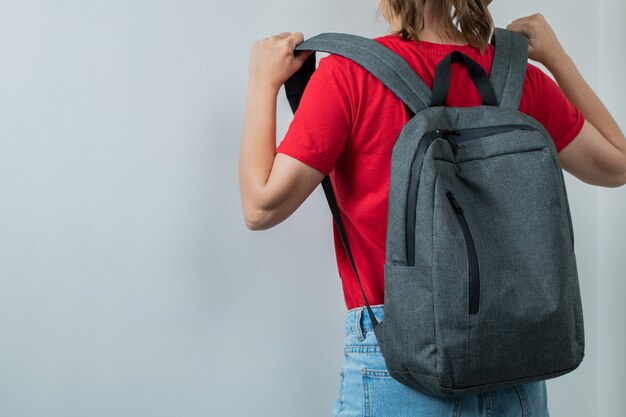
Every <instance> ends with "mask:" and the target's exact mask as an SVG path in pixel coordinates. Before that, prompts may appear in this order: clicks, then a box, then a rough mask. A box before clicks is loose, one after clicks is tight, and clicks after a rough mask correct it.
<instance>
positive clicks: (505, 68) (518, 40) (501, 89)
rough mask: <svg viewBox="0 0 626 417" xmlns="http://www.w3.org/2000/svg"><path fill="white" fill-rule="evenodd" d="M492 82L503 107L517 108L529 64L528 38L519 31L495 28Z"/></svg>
mask: <svg viewBox="0 0 626 417" xmlns="http://www.w3.org/2000/svg"><path fill="white" fill-rule="evenodd" d="M492 42H493V43H494V47H495V49H494V57H493V63H492V65H491V74H490V76H489V78H490V79H491V84H492V85H493V89H494V90H495V93H496V97H497V99H498V103H499V105H500V106H501V107H508V108H512V109H515V110H517V109H518V108H519V104H520V100H521V98H522V89H523V86H524V79H525V78H526V68H527V64H528V38H527V37H526V35H524V34H521V33H519V32H513V31H510V30H507V29H502V28H495V32H494V36H493V39H492Z"/></svg>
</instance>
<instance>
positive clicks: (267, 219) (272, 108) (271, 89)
mask: <svg viewBox="0 0 626 417" xmlns="http://www.w3.org/2000/svg"><path fill="white" fill-rule="evenodd" d="M303 40H304V38H303V35H302V33H300V32H296V33H293V34H292V33H289V32H283V33H280V34H278V35H276V36H273V37H271V38H266V39H263V40H259V41H257V42H255V43H254V44H253V45H252V48H251V51H250V66H249V84H248V97H247V100H246V112H245V116H244V125H243V133H242V138H241V149H240V155H239V188H240V192H241V205H242V209H243V216H244V221H245V224H246V227H248V229H250V230H264V229H269V228H270V227H273V226H275V225H277V224H278V223H280V222H282V221H283V220H285V219H286V218H287V217H289V216H290V215H291V214H292V213H293V212H294V211H295V210H296V209H297V208H298V207H299V206H300V205H301V204H302V203H303V202H304V200H306V198H307V197H308V196H309V195H310V194H311V193H312V192H313V190H314V189H315V188H316V187H317V186H318V185H319V183H320V182H321V181H322V179H323V178H324V176H325V175H324V173H322V172H320V171H318V170H317V169H315V168H312V167H310V166H308V165H306V164H304V163H303V162H300V161H299V160H297V159H295V158H292V157H290V156H287V155H285V154H281V153H278V154H276V153H275V152H276V99H277V96H278V92H279V90H280V88H281V86H282V85H283V84H284V83H285V81H287V80H288V79H289V77H291V76H292V75H293V74H294V73H295V72H296V71H297V70H298V69H299V68H300V67H301V66H302V64H303V63H304V60H305V59H306V58H307V57H308V56H309V55H310V54H311V53H312V52H311V51H302V52H299V53H298V54H297V55H294V49H295V47H296V45H298V44H299V43H301V42H302V41H303Z"/></svg>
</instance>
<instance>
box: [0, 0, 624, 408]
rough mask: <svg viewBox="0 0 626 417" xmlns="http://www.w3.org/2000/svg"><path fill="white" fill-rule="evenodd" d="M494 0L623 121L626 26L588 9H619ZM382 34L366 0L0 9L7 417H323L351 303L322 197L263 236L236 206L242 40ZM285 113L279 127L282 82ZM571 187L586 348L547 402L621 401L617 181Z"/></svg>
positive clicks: (2, 333) (0, 385)
mask: <svg viewBox="0 0 626 417" xmlns="http://www.w3.org/2000/svg"><path fill="white" fill-rule="evenodd" d="M518 3H519V2H518ZM618 7H621V9H620V10H622V13H621V14H618V13H613V10H614V8H618ZM563 8H567V9H568V13H567V14H564V13H562V9H563ZM492 10H493V12H494V16H495V18H496V22H497V24H499V25H501V26H504V25H506V24H507V23H508V22H509V21H510V20H512V19H513V18H516V17H518V16H520V15H525V14H530V13H532V12H534V11H537V10H540V11H542V12H544V14H545V15H546V16H547V17H548V18H549V20H550V21H551V22H552V24H553V26H554V28H555V30H556V31H557V33H558V34H559V35H560V37H561V39H562V41H563V43H564V44H565V45H566V47H567V49H568V51H569V52H570V54H571V55H572V56H574V58H575V60H576V62H577V63H578V65H579V68H580V69H581V71H582V72H583V74H584V75H585V77H586V78H587V80H588V81H589V83H590V84H591V85H592V86H593V87H594V88H598V87H599V86H602V89H601V90H600V92H601V95H602V97H603V98H605V96H606V98H607V104H608V105H609V108H610V109H611V110H615V112H616V116H617V115H621V119H620V121H621V123H622V125H624V123H626V120H624V107H623V104H621V101H620V97H623V96H624V94H620V92H621V93H624V91H623V82H622V84H621V85H619V84H613V82H612V80H619V81H621V80H620V78H619V73H618V72H617V71H619V66H618V65H616V66H615V68H608V65H607V64H608V63H609V62H615V63H617V64H621V66H622V67H623V64H624V58H623V57H618V58H614V57H611V56H610V54H609V53H608V51H611V50H619V48H618V46H619V45H621V43H623V40H624V39H625V38H626V37H625V34H624V31H623V29H622V31H621V32H620V33H617V32H612V31H609V29H608V27H607V26H604V25H601V24H600V23H599V21H598V20H597V17H598V16H599V15H600V16H606V18H607V19H612V20H611V21H615V22H616V24H617V17H615V16H623V15H624V13H623V5H621V4H619V2H617V0H604V2H603V3H601V7H600V9H598V6H597V5H595V4H586V5H582V6H577V7H576V8H571V7H570V4H569V3H568V2H565V1H564V0H559V1H555V0H550V1H542V2H540V1H536V0H533V1H528V2H524V3H523V4H521V5H520V4H517V3H510V2H498V1H496V2H494V4H493V6H492ZM581 27H584V28H585V31H584V34H583V33H581V30H580V28H581ZM384 30H385V25H384V23H383V22H382V21H381V20H378V21H377V20H376V14H375V1H373V0H372V1H371V3H368V4H364V3H363V2H362V1H357V0H349V1H342V2H335V1H330V0H318V1H316V2H290V3H284V2H280V1H278V0H268V1H264V2H252V1H249V2H246V3H245V4H242V3H241V2H234V3H233V2H202V1H197V0H183V1H177V2H175V1H172V0H167V1H151V2H148V1H135V2H124V1H120V0H112V1H108V2H93V1H90V2H85V1H71V0H59V1H56V2H46V1H42V0H40V1H21V2H9V1H0V39H2V40H3V41H2V42H0V416H1V417H32V416H38V417H52V416H59V417H60V416H63V417H74V416H77V417H78V416H87V415H88V416H93V417H97V416H133V417H136V416H150V417H158V416H173V415H177V416H185V417H190V416H201V415H202V416H206V415H209V416H219V417H230V416H233V417H235V416H244V415H258V416H272V417H278V416H294V415H297V416H299V417H308V416H311V417H312V416H321V415H330V410H331V407H332V402H333V401H334V399H335V396H336V394H337V388H338V383H339V364H340V360H341V357H342V354H343V352H342V343H343V314H344V311H345V307H344V304H343V297H342V294H341V286H340V282H339V278H338V276H337V272H336V265H335V259H334V252H333V249H332V247H331V244H332V239H331V223H330V213H329V211H328V208H327V206H326V202H325V199H324V196H323V192H322V191H321V188H318V189H317V190H316V191H315V192H314V193H313V195H312V196H311V197H310V198H309V199H308V200H307V201H306V202H305V203H304V204H303V206H302V207H301V208H300V209H299V210H298V211H297V212H296V213H295V214H294V215H293V216H292V217H291V218H289V219H288V220H287V221H286V222H284V223H283V224H281V225H279V226H278V227H276V228H274V229H271V230H269V231H264V232H251V231H249V230H247V229H246V228H245V226H244V224H243V220H242V216H241V208H240V201H239V189H238V168H237V165H238V155H239V141H240V134H241V126H242V119H243V110H244V105H245V93H246V83H247V78H246V77H247V63H248V55H249V47H250V45H251V44H252V42H253V41H254V40H256V39H259V38H263V37H266V36H270V35H273V34H275V33H278V32H281V31H301V32H303V33H304V34H305V36H306V37H309V36H313V35H314V34H316V33H320V32H326V31H338V32H348V33H355V34H360V35H363V36H371V37H373V36H378V35H381V34H383V33H384ZM610 36H614V39H616V40H615V41H614V42H613V43H614V44H615V45H613V44H611V42H609V39H608V38H609V37H610ZM598 45H603V46H602V47H601V48H598ZM603 48H604V49H603ZM620 88H621V90H620ZM278 112H279V120H278V128H277V129H278V135H279V140H280V138H282V135H283V134H284V132H285V131H286V129H287V126H288V124H289V122H290V120H291V113H290V111H289V108H288V106H287V102H286V100H285V99H284V96H283V92H282V91H281V96H280V97H279V109H278ZM620 112H621V113H620ZM567 182H568V191H569V195H570V200H571V203H570V204H571V206H572V216H573V220H574V223H575V237H576V246H577V247H576V250H577V254H578V261H579V269H580V275H581V284H582V288H583V302H584V308H585V325H586V335H587V340H588V342H587V357H586V358H585V361H584V362H583V364H582V365H581V367H580V369H579V370H577V371H576V372H574V373H572V374H570V375H567V376H565V377H562V378H559V379H557V380H554V381H550V382H549V388H548V389H549V396H550V407H551V413H552V416H553V417H559V416H567V417H578V416H580V417H582V416H585V417H586V416H590V415H617V414H616V411H615V410H618V408H611V407H617V406H619V405H622V406H623V405H624V404H623V401H624V400H623V399H622V398H619V396H618V395H614V392H615V391H618V390H621V389H623V388H624V384H623V382H621V381H620V379H619V376H620V371H621V374H624V372H623V371H624V362H623V359H620V358H621V356H620V355H619V353H620V350H621V349H620V342H621V346H623V342H624V333H623V327H624V326H621V321H620V320H619V318H618V317H617V316H619V314H620V313H623V312H624V310H623V304H622V303H620V302H619V294H620V293H621V294H624V283H623V281H622V282H621V284H620V283H619V282H618V280H619V278H621V276H620V271H623V266H624V265H622V264H620V262H622V263H623V262H624V261H623V257H620V253H619V252H620V251H621V248H622V247H623V233H620V232H623V231H624V230H626V226H625V225H624V222H623V220H622V221H621V223H620V222H619V221H618V220H617V219H618V218H619V216H620V214H621V213H623V212H624V210H623V208H624V204H625V201H624V192H623V190H609V191H603V192H600V191H599V190H597V189H595V188H593V187H590V186H587V185H584V184H581V183H580V182H579V181H577V180H576V179H574V178H572V177H570V176H568V178H567ZM609 213H612V216H611V217H609ZM598 218H600V220H598ZM622 218H623V217H622ZM620 245H621V246H620ZM620 267H622V268H620ZM619 285H621V287H619ZM597 288H599V290H598V289H597ZM599 300H600V301H601V302H600V301H599ZM620 309H621V310H620ZM616 315H617V316H616ZM622 316H623V314H622ZM620 326H621V327H620ZM618 327H620V329H621V330H620V331H621V333H620V331H616V330H615V329H616V328H618ZM599 337H600V342H599V343H598V342H597V340H598V338H599ZM620 360H621V362H620ZM611 394H613V395H612V397H613V400H612V398H611ZM611 401H613V402H611ZM619 401H622V402H621V403H619ZM600 404H602V407H604V408H602V409H600ZM623 409H624V407H620V408H619V410H623ZM598 410H604V411H606V413H605V414H598ZM609 411H612V412H609Z"/></svg>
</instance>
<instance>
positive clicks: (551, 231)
mask: <svg viewBox="0 0 626 417" xmlns="http://www.w3.org/2000/svg"><path fill="white" fill-rule="evenodd" d="M493 42H494V47H495V56H494V60H493V64H492V70H491V74H490V76H488V75H487V74H486V72H485V71H484V69H483V68H482V67H481V66H480V65H479V64H478V63H476V62H475V61H473V60H472V59H470V58H469V57H467V56H465V55H463V54H462V53H460V52H458V51H454V52H452V53H450V54H449V55H448V56H446V57H445V58H443V60H442V61H441V63H440V64H438V65H437V67H436V70H435V79H434V86H433V89H432V91H431V90H430V89H428V88H427V87H426V85H425V84H424V83H423V82H422V80H421V79H420V78H419V76H418V75H417V74H416V73H415V72H414V71H413V70H412V69H411V67H410V66H409V65H408V64H407V63H406V61H404V60H403V59H402V58H401V57H400V56H398V55H397V54H395V53H394V52H393V51H391V50H389V49H388V48H386V47H384V46H382V45H381V44H379V43H378V42H376V41H374V40H373V39H368V38H363V37H359V36H354V35H347V34H339V33H324V34H321V35H318V36H315V37H313V38H311V39H308V40H306V41H304V42H303V43H301V44H299V45H298V46H297V48H296V49H297V50H313V51H322V52H328V53H333V54H337V55H341V56H343V57H346V58H349V59H351V60H353V61H354V62H356V63H357V64H359V65H361V66H362V67H363V68H365V69H366V70H367V71H369V72H371V73H372V74H373V75H374V76H376V77H377V78H378V79H380V81H381V82H382V83H383V84H384V85H385V86H386V87H387V88H389V89H390V90H391V91H392V92H393V93H394V94H395V95H397V96H398V98H400V99H401V100H402V101H403V102H404V103H405V104H406V106H407V107H408V108H409V109H410V110H411V112H412V113H411V114H412V116H413V117H412V118H411V119H410V120H409V122H407V123H406V125H405V126H404V127H403V129H402V131H401V133H400V135H399V136H398V138H397V140H396V142H395V144H394V147H393V152H392V161H391V172H390V186H389V207H388V208H389V214H388V224H387V241H386V258H385V265H384V271H385V276H384V278H385V290H384V291H385V294H384V296H385V297H384V300H385V301H384V310H385V312H384V313H385V314H384V320H383V321H382V322H380V323H378V322H377V320H376V318H375V317H374V314H373V312H372V310H371V308H370V305H369V302H368V301H367V298H366V296H365V292H364V291H363V287H362V286H361V291H362V292H363V298H364V300H365V304H366V306H367V310H368V312H369V315H370V319H371V321H372V323H373V324H374V326H375V327H374V332H375V335H376V339H377V341H378V343H379V345H380V348H381V352H382V354H383V357H384V359H385V363H386V365H387V368H388V370H389V373H390V375H391V376H392V377H393V378H394V379H395V380H397V381H399V382H401V383H403V384H405V385H407V386H409V387H411V388H414V389H416V390H419V391H421V392H424V393H426V394H429V395H434V396H441V397H450V396H458V395H461V394H466V393H477V392H484V391H490V390H496V389H501V388H506V387H510V386H513V385H518V384H525V383H530V382H534V381H539V380H545V379H549V378H554V377H557V376H560V375H563V374H566V373H568V372H570V371H572V370H574V369H575V368H577V367H578V365H579V364H580V363H581V361H582V359H583V356H584V328H583V312H582V305H581V298H580V290H579V286H578V274H577V268H576V257H575V254H574V236H573V230H572V222H571V217H570V211H569V205H568V201H567V193H566V189H565V182H564V179H563V172H562V170H561V166H560V163H559V159H558V156H557V152H556V149H555V146H554V142H553V140H552V139H551V138H550V135H549V133H548V132H547V131H546V130H545V128H544V127H543V126H542V125H541V124H540V123H539V122H537V121H536V120H535V119H533V118H531V117H529V116H528V115H526V114H523V113H521V112H519V110H518V108H519V103H520V98H521V94H522V86H523V83H524V78H525V74H526V65H527V61H528V41H527V38H526V37H525V36H524V35H521V34H519V33H515V32H511V31H508V30H505V29H500V28H496V30H495V35H494V37H493ZM457 62H458V63H461V64H463V65H464V66H465V68H467V71H468V74H469V76H470V78H471V79H472V81H473V82H474V84H475V86H476V88H477V89H478V91H479V93H480V95H481V97H482V100H483V104H482V105H481V106H476V107H445V106H444V105H443V104H444V102H445V100H446V97H447V95H448V89H449V84H450V68H451V65H452V64H453V63H457ZM315 64H316V61H315V54H312V55H311V56H310V57H309V58H308V59H307V61H306V62H305V64H304V65H303V67H302V68H301V69H300V70H299V71H298V72H297V73H296V74H295V75H294V76H293V77H292V78H291V79H289V80H288V81H287V83H286V84H285V90H286V93H287V97H288V100H289V102H290V105H291V107H292V110H293V111H294V112H295V110H296V109H297V107H298V104H299V101H300V97H301V95H302V92H303V91H304V88H305V86H306V83H307V81H308V79H309V78H310V75H311V74H312V73H313V71H315ZM365 104H367V103H365ZM322 185H323V187H324V191H325V194H326V196H327V198H328V201H329V204H330V206H331V210H332V213H333V217H334V219H335V224H336V226H337V228H338V230H339V232H340V234H341V237H342V240H343V244H344V245H345V248H346V251H347V253H348V255H349V258H350V261H351V262H352V266H353V268H354V272H355V275H356V277H357V280H358V281H359V285H361V282H360V279H359V277H358V273H357V270H356V265H355V264H354V260H353V258H352V254H351V251H350V247H349V244H348V240H347V238H346V236H345V231H344V228H343V224H342V222H341V217H340V216H339V211H338V208H337V202H336V200H335V196H334V193H333V191H332V187H331V184H330V179H329V177H326V178H325V179H324V181H323V182H322Z"/></svg>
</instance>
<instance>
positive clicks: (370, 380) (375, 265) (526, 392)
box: [240, 0, 626, 417]
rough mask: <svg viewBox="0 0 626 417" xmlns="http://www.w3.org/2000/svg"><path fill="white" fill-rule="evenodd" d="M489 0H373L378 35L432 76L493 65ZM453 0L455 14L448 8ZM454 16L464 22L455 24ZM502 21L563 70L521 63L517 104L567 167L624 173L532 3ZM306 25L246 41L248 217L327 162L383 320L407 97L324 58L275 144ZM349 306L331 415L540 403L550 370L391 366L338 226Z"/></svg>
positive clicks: (622, 148) (599, 113) (309, 181)
mask: <svg viewBox="0 0 626 417" xmlns="http://www.w3.org/2000/svg"><path fill="white" fill-rule="evenodd" d="M488 3H489V0H438V1H436V2H433V1H432V0H378V1H377V6H378V8H379V10H380V12H381V15H382V16H383V17H384V18H385V19H386V20H387V21H388V23H389V25H390V29H391V30H390V31H391V33H390V34H388V35H386V36H381V37H379V38H375V40H376V41H377V42H379V43H381V44H383V45H384V46H386V47H388V48H390V49H392V50H393V51H394V52H396V53H398V54H399V55H401V56H402V57H403V58H405V60H406V61H407V62H408V63H409V64H410V65H411V67H412V68H413V69H414V70H415V71H416V73H417V74H418V75H419V76H420V77H421V78H422V79H423V80H424V82H425V83H426V85H427V86H429V87H432V82H433V79H432V76H433V72H434V68H435V66H436V64H437V63H438V62H439V60H441V58H443V56H445V55H447V54H448V53H449V52H450V51H452V50H460V51H461V52H463V53H464V54H466V55H468V56H470V57H471V58H472V59H474V60H475V61H477V62H478V63H479V64H480V65H482V66H483V67H484V68H485V70H486V71H487V72H489V70H490V67H491V60H492V59H493V46H492V45H490V44H489V43H488V41H489V38H490V35H491V32H492V29H493V22H492V19H491V16H490V14H489V11H488V10H487V5H488ZM453 8H454V10H455V20H456V22H458V23H459V25H458V26H459V28H457V27H456V26H455V25H454V24H453V22H452V20H451V19H450V17H449V16H450V13H451V11H452V9H453ZM459 29H460V30H459ZM507 29H509V30H514V31H518V32H522V33H524V34H526V35H527V36H528V38H529V57H530V58H531V59H532V60H535V61H537V62H540V63H541V64H543V65H544V66H545V67H546V68H548V70H549V71H550V72H551V73H552V74H553V75H554V77H555V79H556V81H557V83H558V85H557V83H555V82H554V81H552V80H551V79H550V78H549V77H548V76H546V75H545V74H544V73H543V72H541V70H539V69H538V68H537V67H535V66H533V65H532V64H528V68H527V74H526V79H525V81H524V90H523V94H522V100H521V103H520V108H519V110H520V111H521V112H524V113H526V114H528V115H530V116H531V117H533V118H535V119H537V120H538V121H539V122H541V123H542V124H543V125H544V127H545V128H546V130H547V131H548V132H549V133H550V135H551V137H552V138H553V140H554V141H555V146H556V149H557V151H558V152H559V153H558V155H559V159H560V162H561V165H562V167H563V168H564V169H565V170H567V171H568V172H570V173H571V174H573V175H574V176H576V177H577V178H579V179H580V180H582V181H584V182H586V183H589V184H593V185H600V186H605V187H617V186H621V185H623V184H625V183H626V139H625V138H624V134H623V133H622V131H621V130H620V128H619V127H618V125H617V124H616V123H615V121H614V120H613V118H612V117H611V115H610V114H609V112H608V111H607V110H606V108H605V107H604V105H603V104H602V102H601V101H600V100H599V99H598V97H597V96H596V95H595V94H594V92H593V91H592V90H591V88H590V87H589V86H588V85H587V84H586V82H585V81H584V79H583V78H582V76H581V75H580V73H579V72H578V70H577V68H576V66H575V65H574V63H573V62H572V60H571V59H570V57H569V56H568V55H567V53H566V52H565V51H564V49H563V47H562V46H561V44H560V43H559V41H558V39H557V38H556V36H555V34H554V33H553V31H552V29H551V28H550V26H549V24H548V23H547V22H546V20H545V19H544V18H543V17H542V16H541V15H540V14H535V15H532V16H529V17H524V18H521V19H517V20H515V21H513V22H512V23H511V24H509V25H508V26H507ZM417 40H419V42H416V41H417ZM302 41H303V36H302V34H301V33H293V34H292V33H287V32H285V33H280V34H278V35H276V36H274V37H271V38H269V39H264V40H260V41H258V42H256V43H255V44H254V45H253V47H252V50H251V59H250V68H249V75H250V83H249V89H248V101H247V106H246V115H245V120H244V129H243V137H242V144H241V155H240V187H241V198H242V208H243V214H244V218H245V222H246V225H247V227H248V228H250V229H252V230H263V229H267V228H270V227H273V226H275V225H276V224H278V223H280V222H282V221H283V220H285V219H286V218H287V217H288V216H289V215H291V213H293V212H294V211H295V210H296V209H297V208H298V207H299V206H300V204H302V202H303V201H304V200H305V199H306V198H307V197H308V196H309V194H310V193H311V192H312V191H313V190H314V189H315V188H316V187H317V186H318V185H319V183H320V182H321V180H322V179H323V178H324V177H325V176H326V175H330V177H331V180H332V183H333V187H334V189H335V193H336V195H337V199H338V202H339V206H340V208H341V216H342V218H343V219H344V223H345V228H346V233H347V235H348V237H349V241H350V244H351V247H352V252H353V254H354V258H355V262H356V265H357V267H358V269H359V275H360V278H361V282H362V284H363V287H364V290H365V292H366V295H367V298H368V300H369V301H370V303H371V304H372V305H374V307H373V310H374V312H375V314H376V316H377V318H378V319H379V321H382V320H383V310H384V309H383V303H384V300H383V295H384V282H383V263H384V259H385V237H386V220H387V202H388V200H387V195H388V186H389V178H388V175H387V177H385V175H383V174H384V173H387V174H388V173H389V168H390V162H391V149H392V147H393V144H394V141H395V139H396V138H397V136H398V134H399V132H400V130H401V128H402V126H403V125H404V124H405V123H406V122H407V121H408V120H409V117H410V115H409V114H408V111H407V109H406V108H405V106H404V105H403V104H402V102H401V101H400V100H399V99H398V98H396V97H395V96H394V95H393V93H391V92H390V91H389V90H387V89H386V88H385V87H384V86H383V85H382V84H381V83H380V82H379V81H378V80H377V79H375V78H374V77H373V76H372V75H371V74H369V73H367V72H366V71H365V70H364V69H362V68H361V67H359V66H358V65H356V64H354V63H353V62H352V61H350V60H348V59H345V58H342V57H340V56H336V55H330V56H328V57H326V58H323V59H321V60H320V63H319V67H318V69H317V71H316V72H315V73H314V75H313V77H312V78H311V80H310V82H309V84H308V87H307V90H306V91H305V93H304V95H303V97H302V101H301V102H300V106H299V109H298V111H297V112H296V115H295V117H294V119H293V121H292V123H291V125H290V126H289V129H288V131H287V134H286V135H285V138H284V139H283V141H282V142H281V144H280V146H279V147H278V149H277V148H276V145H275V144H276V133H275V122H276V114H275V113H276V98H277V93H278V91H279V89H280V87H281V86H282V84H283V83H284V82H285V81H286V80H287V79H288V78H289V77H290V76H291V75H292V74H293V73H294V72H295V71H296V70H297V69H299V68H300V66H301V65H302V63H303V61H304V60H305V59H306V57H307V56H308V55H309V53H301V54H298V55H296V56H294V54H293V50H294V48H295V46H296V45H297V44H298V43H300V42H302ZM450 91H451V94H450V95H449V97H448V99H447V101H446V105H448V106H475V105H479V104H480V102H481V100H480V96H479V95H478V93H477V91H476V90H475V88H474V86H473V84H472V83H471V81H470V80H469V78H468V77H467V76H466V74H465V73H464V72H463V71H458V72H454V70H453V74H452V78H451V88H450ZM334 237H335V249H336V255H337V264H338V267H339V274H340V276H341V278H342V285H343V290H344V298H345V302H346V306H347V308H348V312H347V315H346V321H345V328H346V340H345V345H346V346H345V352H346V355H345V358H344V362H343V365H342V373H341V374H342V384H341V390H340V395H339V398H338V399H337V402H336V403H335V407H334V414H335V415H337V416H357V415H358V416H362V415H371V416H396V417H402V416H422V415H423V416H432V417H439V416H451V415H452V416H483V415H485V416H498V417H508V416H522V415H523V416H548V410H547V398H546V387H545V382H544V381H541V382H536V383H532V384H525V385H518V386H515V387H513V388H510V389H503V390H498V391H492V392H487V393H482V394H473V395H465V396H462V397H457V398H436V397H430V396H427V395H424V394H421V393H419V392H417V391H415V390H413V389H410V388H408V387H406V386H404V385H402V384H401V383H399V382H397V381H395V380H394V379H392V378H391V377H390V376H389V373H388V371H387V370H386V367H385V362H384V359H383V357H382V355H381V353H380V348H379V346H378V344H377V341H376V338H375V336H374V332H373V331H372V324H371V322H370V320H369V317H368V315H367V314H363V304H364V303H363V300H362V296H361V293H360V289H359V287H358V284H357V281H356V277H355V276H354V274H353V272H352V270H351V266H350V263H349V260H348V258H347V255H346V253H345V252H344V248H343V245H342V243H341V241H340V238H339V236H338V233H337V230H336V229H334Z"/></svg>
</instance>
